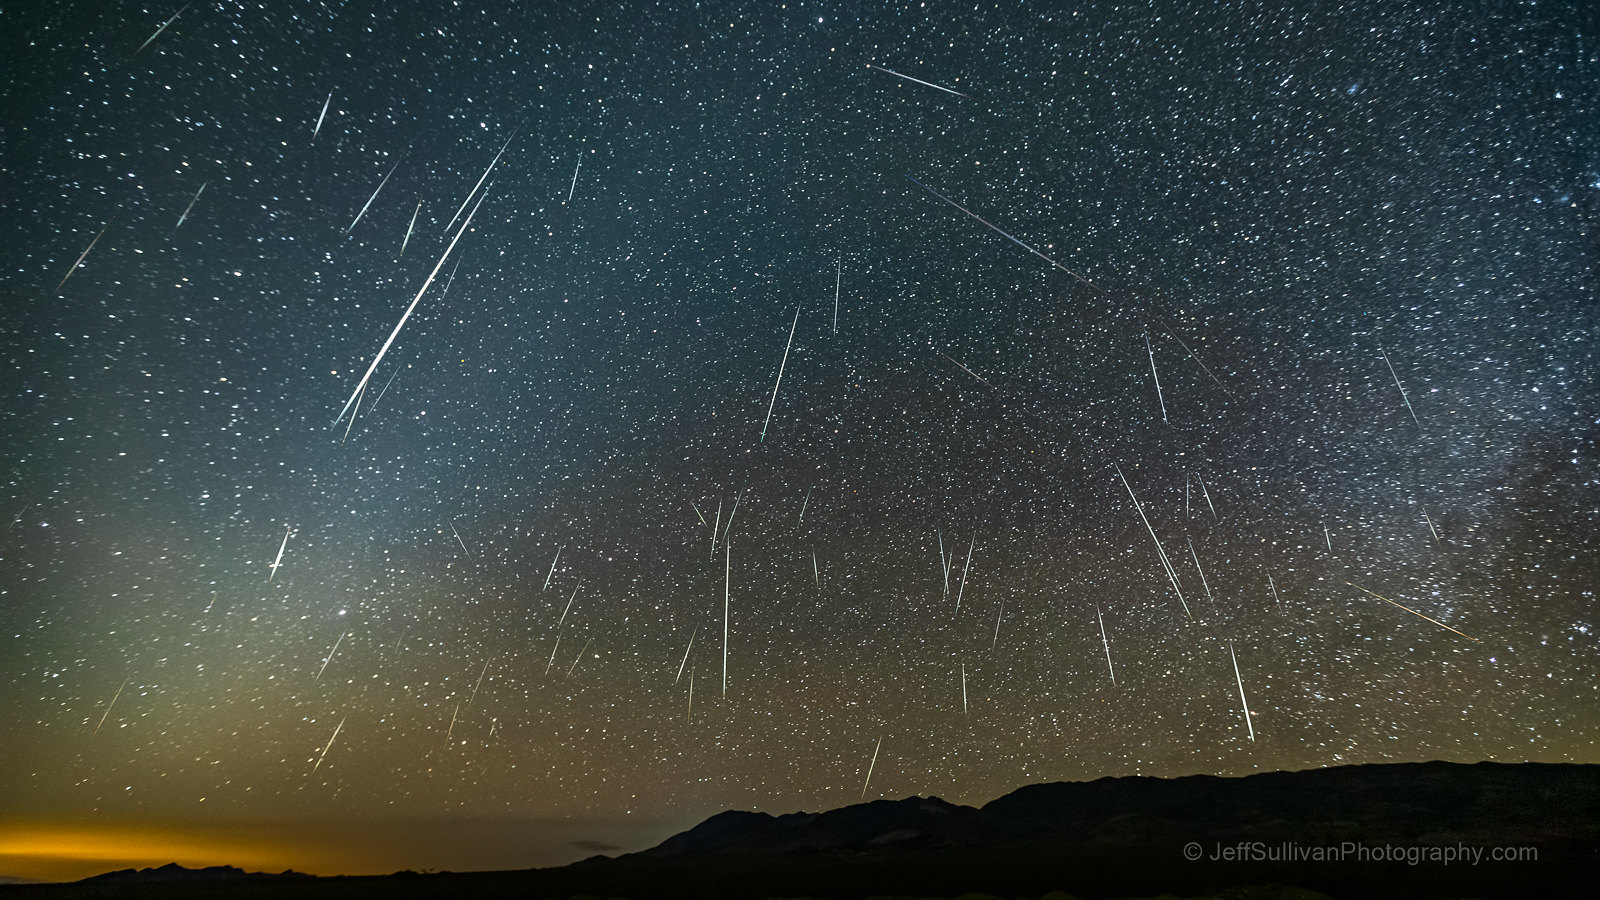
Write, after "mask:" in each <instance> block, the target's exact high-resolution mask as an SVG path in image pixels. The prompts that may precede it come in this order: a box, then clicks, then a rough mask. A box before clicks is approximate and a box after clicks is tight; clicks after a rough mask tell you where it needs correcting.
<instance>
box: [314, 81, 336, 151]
mask: <svg viewBox="0 0 1600 900" xmlns="http://www.w3.org/2000/svg"><path fill="white" fill-rule="evenodd" d="M332 102H333V91H329V92H328V99H326V100H324V101H322V112H320V113H318V114H317V127H315V128H313V129H311V140H312V141H313V142H315V141H316V139H317V133H318V132H320V131H322V120H323V119H325V118H327V117H328V104H329V103H332Z"/></svg>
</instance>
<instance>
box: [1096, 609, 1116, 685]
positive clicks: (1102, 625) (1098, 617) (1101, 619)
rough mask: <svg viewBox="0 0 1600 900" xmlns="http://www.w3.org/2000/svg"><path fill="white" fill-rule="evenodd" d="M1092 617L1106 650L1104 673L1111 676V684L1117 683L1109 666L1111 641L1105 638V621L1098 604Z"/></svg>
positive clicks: (1113, 670) (1114, 674)
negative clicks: (1096, 623) (1097, 623)
mask: <svg viewBox="0 0 1600 900" xmlns="http://www.w3.org/2000/svg"><path fill="white" fill-rule="evenodd" d="M1094 617H1095V619H1096V620H1098V621H1099V622H1100V643H1101V644H1102V645H1104V646H1105V648H1106V671H1107V672H1109V673H1110V674H1111V683H1112V684H1116V683H1117V670H1116V668H1115V667H1113V666H1112V665H1111V640H1110V639H1109V638H1107V637H1106V620H1105V617H1104V616H1102V615H1101V614H1100V604H1098V603H1096V604H1095V605H1094Z"/></svg>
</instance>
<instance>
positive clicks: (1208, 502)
mask: <svg viewBox="0 0 1600 900" xmlns="http://www.w3.org/2000/svg"><path fill="white" fill-rule="evenodd" d="M1195 480H1197V481H1199V482H1200V493H1202V494H1204V495H1205V498H1206V507H1207V508H1208V509H1210V510H1211V518H1213V519H1216V518H1217V508H1216V507H1215V506H1213V505H1212V503H1211V492H1210V491H1208V490H1206V480H1205V479H1204V478H1201V477H1200V476H1199V475H1196V476H1195Z"/></svg>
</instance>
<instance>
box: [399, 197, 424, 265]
mask: <svg viewBox="0 0 1600 900" xmlns="http://www.w3.org/2000/svg"><path fill="white" fill-rule="evenodd" d="M420 212H422V198H421V197H418V198H417V208H416V209H413V210H412V211H411V224H410V225H407V226H406V236H405V238H404V239H403V240H401V241H400V256H401V257H402V258H404V257H405V255H406V245H407V244H409V243H411V232H413V231H416V230H417V214H418V213H420Z"/></svg>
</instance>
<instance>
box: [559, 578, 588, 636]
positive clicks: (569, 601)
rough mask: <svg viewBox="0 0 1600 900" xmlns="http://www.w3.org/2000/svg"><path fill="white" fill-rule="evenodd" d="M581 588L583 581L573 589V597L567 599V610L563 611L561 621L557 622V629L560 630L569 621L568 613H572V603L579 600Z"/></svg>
mask: <svg viewBox="0 0 1600 900" xmlns="http://www.w3.org/2000/svg"><path fill="white" fill-rule="evenodd" d="M581 587H583V582H582V581H579V582H578V583H577V584H576V585H574V586H573V588H572V596H571V597H568V598H567V608H566V609H563V610H562V611H561V619H560V620H559V621H557V622H556V627H557V628H560V627H561V625H562V623H563V622H566V621H567V613H569V612H571V611H572V601H574V600H576V599H578V588H581Z"/></svg>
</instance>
